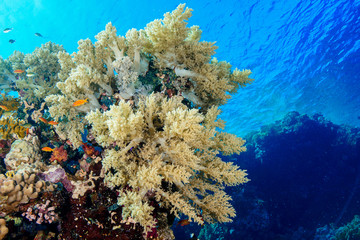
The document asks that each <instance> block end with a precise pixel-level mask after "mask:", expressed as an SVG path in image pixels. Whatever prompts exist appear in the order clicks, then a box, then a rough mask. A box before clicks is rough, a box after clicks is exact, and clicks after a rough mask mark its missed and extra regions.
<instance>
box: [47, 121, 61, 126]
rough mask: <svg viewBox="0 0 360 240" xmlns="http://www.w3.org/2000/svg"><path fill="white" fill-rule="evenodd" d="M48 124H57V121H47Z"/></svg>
mask: <svg viewBox="0 0 360 240" xmlns="http://www.w3.org/2000/svg"><path fill="white" fill-rule="evenodd" d="M48 124H50V125H58V124H59V123H58V122H55V121H48Z"/></svg>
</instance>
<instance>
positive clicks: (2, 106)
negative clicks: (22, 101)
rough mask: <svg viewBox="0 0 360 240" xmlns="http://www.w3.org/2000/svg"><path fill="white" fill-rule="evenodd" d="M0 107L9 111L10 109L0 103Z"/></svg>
mask: <svg viewBox="0 0 360 240" xmlns="http://www.w3.org/2000/svg"><path fill="white" fill-rule="evenodd" d="M0 108H1V109H3V110H5V111H9V109H8V108H7V107H6V106H4V105H0Z"/></svg>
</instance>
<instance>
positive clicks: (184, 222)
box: [177, 219, 190, 227]
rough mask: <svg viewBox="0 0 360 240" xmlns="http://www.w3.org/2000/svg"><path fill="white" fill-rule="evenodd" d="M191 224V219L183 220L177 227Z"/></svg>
mask: <svg viewBox="0 0 360 240" xmlns="http://www.w3.org/2000/svg"><path fill="white" fill-rule="evenodd" d="M189 224H190V221H189V219H183V220H180V221H179V222H178V223H177V225H180V226H182V227H183V226H186V225H189Z"/></svg>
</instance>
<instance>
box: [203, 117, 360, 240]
mask: <svg viewBox="0 0 360 240" xmlns="http://www.w3.org/2000/svg"><path fill="white" fill-rule="evenodd" d="M245 139H246V140H247V145H246V146H247V149H248V150H247V152H245V153H242V154H241V155H239V156H231V157H224V158H225V159H226V158H228V159H230V158H232V160H234V158H236V161H237V164H239V165H240V166H241V168H242V169H247V170H248V174H249V178H250V179H251V181H250V182H249V183H247V184H246V185H245V188H238V189H237V190H236V191H234V192H232V193H231V195H232V197H233V199H234V203H235V207H236V210H237V218H236V219H235V220H234V222H233V223H231V224H222V225H209V226H205V227H204V228H202V230H201V233H200V236H199V238H200V239H242V240H250V239H254V240H255V239H263V240H266V239H269V240H270V239H294V240H296V239H314V238H316V239H327V238H320V237H319V236H317V237H315V232H316V229H317V228H319V227H323V226H325V225H327V224H331V223H332V224H334V227H333V229H334V228H335V227H339V226H340V225H343V224H345V223H347V222H350V221H351V220H352V219H353V217H354V215H356V214H359V212H358V211H359V209H360V202H359V201H358V199H360V191H359V190H360V188H359V180H360V166H359V164H360V129H358V128H350V127H345V126H339V125H335V124H333V123H331V122H329V121H327V120H326V119H325V118H324V117H323V116H322V115H319V114H316V115H314V116H307V115H300V114H299V113H297V112H290V113H288V114H287V115H286V116H285V117H284V119H282V120H280V121H277V122H275V123H274V124H271V125H268V126H265V127H263V128H262V129H261V130H260V131H258V132H253V133H251V134H249V135H248V136H247V137H246V138H245Z"/></svg>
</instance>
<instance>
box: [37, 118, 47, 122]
mask: <svg viewBox="0 0 360 240" xmlns="http://www.w3.org/2000/svg"><path fill="white" fill-rule="evenodd" d="M39 120H40V121H41V122H43V123H48V120H46V119H45V118H43V117H39Z"/></svg>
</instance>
